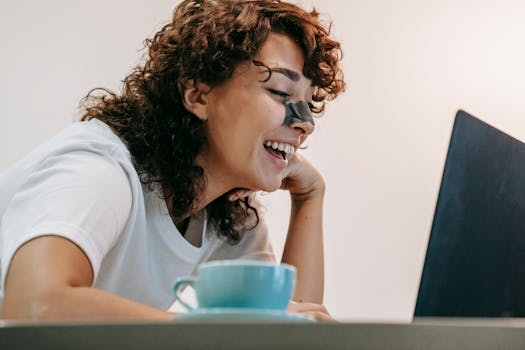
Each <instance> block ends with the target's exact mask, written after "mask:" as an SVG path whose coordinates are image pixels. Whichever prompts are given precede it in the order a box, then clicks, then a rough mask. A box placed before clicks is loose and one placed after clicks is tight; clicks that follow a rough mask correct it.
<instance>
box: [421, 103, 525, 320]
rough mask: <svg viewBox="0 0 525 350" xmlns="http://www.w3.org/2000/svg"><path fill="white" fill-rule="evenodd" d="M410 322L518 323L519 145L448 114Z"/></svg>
mask: <svg viewBox="0 0 525 350" xmlns="http://www.w3.org/2000/svg"><path fill="white" fill-rule="evenodd" d="M414 316H415V317H422V316H429V317H524V316H525V144H523V143H522V142H520V141H518V140H516V139H515V138H513V137H511V136H509V135H507V134H505V133H503V132H501V131H499V130H498V129H496V128H494V127H492V126H490V125H488V124H486V123H484V122H482V121H481V120H479V119H476V118H475V117H473V116H471V115H469V114H468V113H466V112H464V111H459V112H458V113H457V115H456V120H455V123H454V127H453V131H452V136H451V139H450V145H449V149H448V154H447V160H446V163H445V169H444V172H443V177H442V180H441V187H440V191H439V197H438V201H437V205H436V209H435V213H434V220H433V223H432V230H431V233H430V239H429V243H428V248H427V253H426V259H425V264H424V267H423V273H422V277H421V283H420V287H419V293H418V297H417V302H416V308H415V312H414Z"/></svg>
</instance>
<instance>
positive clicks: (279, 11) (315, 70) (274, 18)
mask: <svg viewBox="0 0 525 350" xmlns="http://www.w3.org/2000/svg"><path fill="white" fill-rule="evenodd" d="M270 32H277V33H282V34H286V35H288V36H290V37H291V38H292V39H293V40H294V41H295V42H296V43H297V44H298V45H299V47H300V48H301V49H302V51H303V54H304V69H303V74H304V75H305V76H306V77H307V78H309V79H311V80H312V85H313V86H314V95H313V101H314V106H313V112H314V113H315V114H317V115H319V114H320V113H322V112H323V110H324V103H325V101H326V100H330V99H333V98H335V97H336V96H337V95H338V94H339V93H340V92H342V91H343V90H344V81H343V75H342V71H341V69H340V67H339V62H340V60H341V58H342V52H341V49H340V44H339V43H338V42H337V41H335V40H333V39H331V38H330V37H329V35H330V27H329V26H328V27H326V26H324V25H323V24H322V23H321V20H320V17H319V14H318V12H317V11H316V10H315V9H314V10H312V11H311V12H306V11H305V10H303V9H301V8H300V7H298V6H296V5H293V4H290V3H286V2H282V1H279V0H185V1H182V2H181V3H180V4H179V5H178V6H177V7H176V8H175V10H174V13H173V18H172V20H171V22H170V23H168V24H166V25H165V26H164V27H163V28H162V29H161V30H160V31H159V32H157V33H156V34H155V35H154V36H153V38H152V39H146V40H145V46H146V47H147V49H148V57H147V60H146V62H145V64H144V65H143V66H138V67H136V68H135V69H134V70H133V71H132V73H130V74H129V75H128V76H127V77H126V78H125V79H124V80H123V91H122V93H121V94H120V95H117V94H116V93H114V92H111V91H108V90H106V89H94V90H92V91H90V92H89V93H88V94H87V96H86V97H85V98H84V99H83V100H82V105H83V107H84V109H85V113H84V114H83V116H82V119H81V120H82V121H86V120H90V119H92V118H97V119H99V120H101V121H103V122H105V123H106V124H108V125H109V126H110V127H111V128H112V129H113V130H114V131H115V133H117V135H119V137H120V138H121V139H122V140H123V141H124V142H125V143H126V144H127V146H128V148H129V151H130V153H131V154H132V156H133V161H134V164H135V166H136V168H137V172H138V173H139V175H140V178H141V181H142V182H143V183H145V184H148V185H150V186H151V185H153V184H159V185H161V187H162V189H163V193H164V196H165V197H164V198H170V199H171V201H172V203H171V204H172V208H173V212H172V213H171V214H172V216H174V217H176V218H183V217H184V216H185V215H187V214H188V213H189V212H190V211H191V210H192V205H193V203H194V202H195V200H196V199H197V197H198V196H199V194H200V193H202V191H203V190H204V188H205V185H206V174H205V173H204V170H203V169H202V167H200V166H197V165H196V164H195V158H196V156H197V154H198V153H199V152H200V151H201V149H202V148H203V146H204V145H205V143H206V137H205V133H204V122H203V121H201V120H200V119H199V118H197V117H196V116H194V115H193V114H192V113H190V112H189V111H187V110H186V109H185V108H184V106H183V102H182V97H181V95H180V92H179V89H178V86H179V83H181V82H182V81H199V82H203V83H206V84H208V85H209V86H212V87H213V86H216V85H219V84H221V83H222V82H224V81H226V80H227V79H229V78H230V77H231V76H232V73H233V71H234V69H235V68H236V67H237V66H238V65H239V64H240V63H242V62H245V61H247V60H253V59H254V57H255V56H256V54H257V53H258V51H259V49H260V48H261V46H262V44H263V43H264V42H265V40H266V38H267V37H268V34H269V33H270ZM97 90H101V91H103V93H102V94H95V93H94V92H95V91H97ZM208 214H209V218H210V223H213V224H215V225H216V228H217V232H218V234H219V236H221V237H225V238H226V239H228V240H229V241H230V242H231V243H235V242H238V241H239V240H240V238H241V235H242V232H243V230H244V228H245V223H246V222H247V219H248V218H249V217H250V216H252V215H254V216H255V217H256V218H257V221H256V224H255V225H257V222H258V214H257V210H256V209H255V208H253V207H252V206H251V204H250V200H249V199H248V198H245V199H243V200H237V201H234V202H230V201H228V199H227V194H225V195H223V196H221V197H219V198H218V199H216V200H215V201H213V202H212V203H210V204H209V205H208Z"/></svg>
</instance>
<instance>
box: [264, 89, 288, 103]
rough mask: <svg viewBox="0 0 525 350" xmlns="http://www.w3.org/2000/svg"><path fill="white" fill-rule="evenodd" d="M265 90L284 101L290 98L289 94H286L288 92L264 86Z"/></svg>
mask: <svg viewBox="0 0 525 350" xmlns="http://www.w3.org/2000/svg"><path fill="white" fill-rule="evenodd" d="M266 90H268V91H270V93H272V94H274V95H277V96H279V98H281V99H282V100H283V101H284V102H286V101H288V100H289V99H290V94H288V93H286V92H284V91H280V90H275V89H270V88H266Z"/></svg>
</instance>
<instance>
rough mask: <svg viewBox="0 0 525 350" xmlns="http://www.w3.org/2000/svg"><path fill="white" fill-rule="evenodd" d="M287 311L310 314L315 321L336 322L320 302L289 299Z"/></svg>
mask: <svg viewBox="0 0 525 350" xmlns="http://www.w3.org/2000/svg"><path fill="white" fill-rule="evenodd" d="M288 312H291V313H296V314H300V315H307V316H311V317H313V318H314V319H315V320H316V321H322V322H336V320H334V319H333V318H332V317H331V316H330V314H329V313H328V311H327V310H326V308H325V307H324V305H321V304H314V303H299V302H295V301H290V304H288Z"/></svg>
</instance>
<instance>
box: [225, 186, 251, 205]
mask: <svg viewBox="0 0 525 350" xmlns="http://www.w3.org/2000/svg"><path fill="white" fill-rule="evenodd" d="M253 192H254V191H252V190H248V189H245V188H238V189H235V190H233V191H232V192H231V193H230V194H228V200H229V201H230V202H235V201H236V200H238V199H243V198H246V197H248V196H249V195H251V194H252V193H253Z"/></svg>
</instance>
